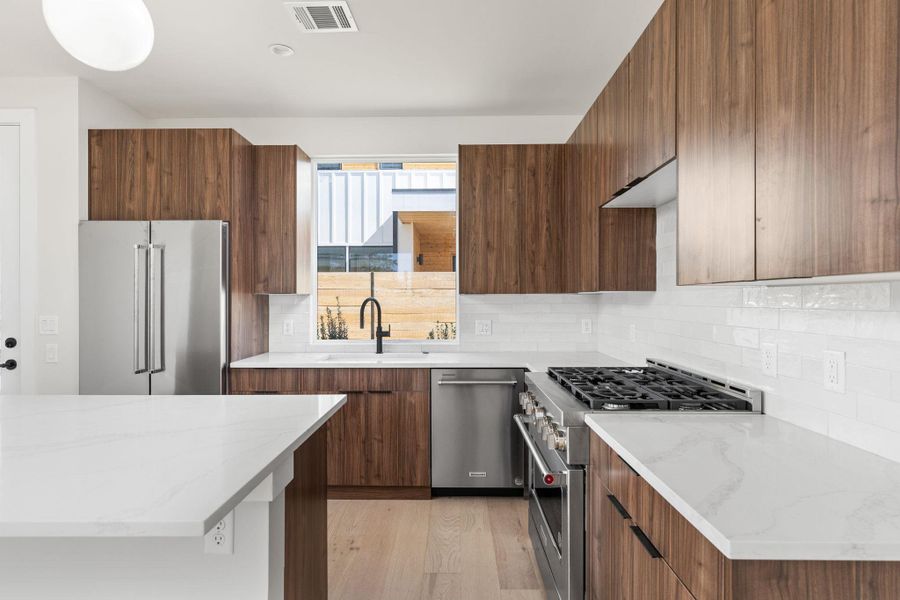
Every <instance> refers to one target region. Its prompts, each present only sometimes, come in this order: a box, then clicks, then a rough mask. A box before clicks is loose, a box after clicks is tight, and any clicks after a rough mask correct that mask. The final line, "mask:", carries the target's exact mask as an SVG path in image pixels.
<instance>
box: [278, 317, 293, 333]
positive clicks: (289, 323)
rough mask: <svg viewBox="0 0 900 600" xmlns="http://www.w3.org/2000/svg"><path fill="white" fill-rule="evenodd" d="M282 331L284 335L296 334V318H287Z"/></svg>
mask: <svg viewBox="0 0 900 600" xmlns="http://www.w3.org/2000/svg"><path fill="white" fill-rule="evenodd" d="M281 333H282V335H294V320H293V319H286V320H285V321H284V322H283V323H282V324H281Z"/></svg>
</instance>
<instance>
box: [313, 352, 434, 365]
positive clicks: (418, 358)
mask: <svg viewBox="0 0 900 600" xmlns="http://www.w3.org/2000/svg"><path fill="white" fill-rule="evenodd" d="M322 360H323V361H330V362H341V363H359V364H371V363H375V364H380V363H397V362H408V363H421V362H428V361H429V360H431V355H429V354H426V353H424V352H392V353H386V354H375V353H365V354H364V353H356V352H343V353H338V354H328V355H326V356H325V358H323V359H322Z"/></svg>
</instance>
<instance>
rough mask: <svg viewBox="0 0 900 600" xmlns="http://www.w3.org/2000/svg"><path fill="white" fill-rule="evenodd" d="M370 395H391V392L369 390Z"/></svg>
mask: <svg viewBox="0 0 900 600" xmlns="http://www.w3.org/2000/svg"><path fill="white" fill-rule="evenodd" d="M369 393H370V394H393V393H394V392H392V391H391V390H369Z"/></svg>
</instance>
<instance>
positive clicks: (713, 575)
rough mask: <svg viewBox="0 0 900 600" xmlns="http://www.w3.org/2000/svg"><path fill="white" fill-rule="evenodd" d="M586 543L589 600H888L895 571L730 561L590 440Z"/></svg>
mask: <svg viewBox="0 0 900 600" xmlns="http://www.w3.org/2000/svg"><path fill="white" fill-rule="evenodd" d="M586 508H587V513H588V519H587V530H588V531H587V535H586V538H585V544H586V548H585V555H586V559H587V565H586V569H585V578H586V580H587V581H586V588H587V594H586V597H587V599H588V600H692V599H693V600H889V599H896V598H898V591H897V590H898V589H900V567H898V565H900V563H893V562H851V561H780V560H777V561H776V560H731V559H728V558H726V557H725V556H724V555H723V554H721V553H720V552H719V551H718V549H716V547H715V546H713V545H712V543H710V542H709V541H708V540H707V539H706V538H705V537H704V536H703V535H702V534H701V533H700V532H699V531H697V530H696V529H695V528H694V527H693V526H692V525H691V524H690V523H688V521H687V520H686V519H685V518H684V517H683V516H681V514H680V513H679V512H678V511H676V510H675V508H673V507H672V505H670V504H669V503H668V502H667V501H666V500H665V499H663V497H662V496H660V495H659V494H658V493H657V492H656V490H654V489H653V488H652V487H651V486H650V484H648V483H647V482H646V481H645V480H644V479H643V478H642V477H641V476H640V475H638V474H637V473H636V472H635V471H634V470H632V469H631V467H630V466H629V465H628V464H627V463H626V462H625V461H624V460H623V459H622V458H621V457H620V456H619V455H618V454H616V452H615V451H614V450H612V448H610V447H609V446H608V445H607V444H606V443H604V442H603V440H601V439H600V437H599V436H597V435H596V434H593V433H592V434H591V458H590V466H589V467H588V499H587V507H586Z"/></svg>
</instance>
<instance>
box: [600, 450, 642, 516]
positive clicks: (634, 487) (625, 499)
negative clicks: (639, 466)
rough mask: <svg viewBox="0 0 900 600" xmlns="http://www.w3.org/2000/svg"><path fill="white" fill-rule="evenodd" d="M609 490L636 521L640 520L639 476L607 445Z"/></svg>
mask: <svg viewBox="0 0 900 600" xmlns="http://www.w3.org/2000/svg"><path fill="white" fill-rule="evenodd" d="M606 461H607V465H608V467H607V468H608V473H609V475H608V481H607V483H606V486H607V487H608V488H609V491H610V492H612V493H613V495H615V497H616V498H618V499H619V502H621V503H622V506H624V507H625V510H627V511H628V513H629V514H630V515H631V516H632V517H633V518H634V519H635V520H636V521H638V522H641V520H642V519H641V518H640V517H641V515H640V512H641V503H640V490H641V487H640V484H641V481H642V480H641V476H640V475H638V474H637V472H635V470H634V469H632V468H631V466H630V465H629V464H628V463H627V462H625V459H623V458H622V457H621V456H619V455H618V454H616V452H615V451H614V450H613V449H612V448H609V446H607V459H606Z"/></svg>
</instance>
